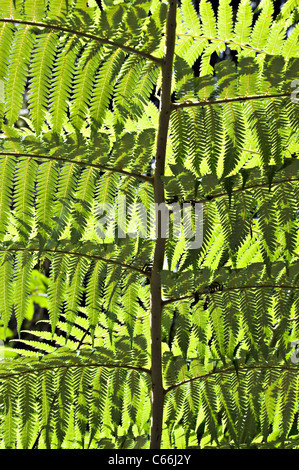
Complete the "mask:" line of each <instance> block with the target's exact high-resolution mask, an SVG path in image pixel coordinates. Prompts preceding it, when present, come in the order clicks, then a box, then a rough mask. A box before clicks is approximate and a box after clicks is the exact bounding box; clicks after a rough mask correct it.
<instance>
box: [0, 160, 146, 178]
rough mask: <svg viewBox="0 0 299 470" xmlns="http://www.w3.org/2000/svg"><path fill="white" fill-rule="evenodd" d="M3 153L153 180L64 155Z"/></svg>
mask: <svg viewBox="0 0 299 470" xmlns="http://www.w3.org/2000/svg"><path fill="white" fill-rule="evenodd" d="M1 155H3V156H4V157H6V156H7V157H25V158H37V159H40V160H51V161H55V162H64V163H74V164H75V165H79V166H85V167H88V168H96V169H98V170H103V171H110V172H111V173H120V174H122V175H124V176H128V177H131V178H137V179H140V180H142V181H149V182H150V183H152V182H153V178H152V177H151V176H146V175H141V174H139V173H132V172H130V171H126V170H122V169H121V168H111V167H109V166H106V165H101V164H100V163H89V162H83V161H79V160H72V159H71V158H65V157H55V156H53V155H39V154H37V153H22V152H0V156H1Z"/></svg>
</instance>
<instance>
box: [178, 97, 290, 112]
mask: <svg viewBox="0 0 299 470" xmlns="http://www.w3.org/2000/svg"><path fill="white" fill-rule="evenodd" d="M290 95H291V92H289V93H280V94H274V95H267V94H264V95H252V96H236V97H235V98H223V99H219V100H210V101H209V100H204V101H186V102H184V103H173V104H172V106H171V110H172V111H173V110H175V109H179V108H192V107H195V106H211V105H214V104H225V103H235V102H236V103H238V102H242V101H252V100H265V99H270V98H283V97H286V96H290Z"/></svg>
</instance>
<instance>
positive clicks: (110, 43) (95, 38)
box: [0, 18, 162, 65]
mask: <svg viewBox="0 0 299 470" xmlns="http://www.w3.org/2000/svg"><path fill="white" fill-rule="evenodd" d="M0 22H1V23H13V24H15V23H17V24H25V25H28V26H37V27H40V28H46V29H51V30H53V31H61V32H64V33H70V34H73V35H74V36H79V37H82V38H86V39H90V40H93V41H97V42H99V43H100V44H104V45H106V46H111V47H115V48H118V49H122V50H123V51H125V52H130V53H131V54H136V55H139V56H140V57H144V58H145V59H149V60H152V61H153V62H155V63H156V64H158V65H161V64H162V59H160V58H159V57H155V56H153V55H151V54H148V53H147V52H143V51H139V50H138V49H135V48H134V47H130V46H126V45H125V44H121V43H118V42H115V41H110V39H106V38H101V37H99V36H96V35H95V34H89V33H85V32H84V31H77V30H74V29H71V28H66V27H65V26H62V25H54V24H50V23H49V24H48V23H38V22H36V21H26V20H19V19H16V18H14V19H12V18H0Z"/></svg>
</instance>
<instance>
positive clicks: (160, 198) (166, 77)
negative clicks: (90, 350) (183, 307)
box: [150, 0, 177, 449]
mask: <svg viewBox="0 0 299 470" xmlns="http://www.w3.org/2000/svg"><path fill="white" fill-rule="evenodd" d="M176 9H177V0H170V1H169V10H168V16H167V23H166V44H165V54H164V60H163V65H162V85H161V101H160V114H159V127H158V135H157V150H156V158H155V174H154V199H155V203H156V204H161V203H164V201H165V196H164V185H163V182H162V178H161V177H162V176H163V175H164V171H165V158H166V146H167V137H168V129H169V119H170V113H171V80H172V71H173V58H174V47H175V29H176ZM161 222H162V221H161V218H158V220H157V240H156V246H155V253H154V262H153V267H152V274H151V281H150V282H151V360H152V367H151V381H152V384H151V385H152V422H151V441H150V448H151V449H159V448H160V445H161V437H162V424H163V405H164V389H163V381H162V349H161V339H162V338H161V318H162V289H161V278H160V272H161V271H162V269H163V264H164V255H165V238H162V230H161Z"/></svg>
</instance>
